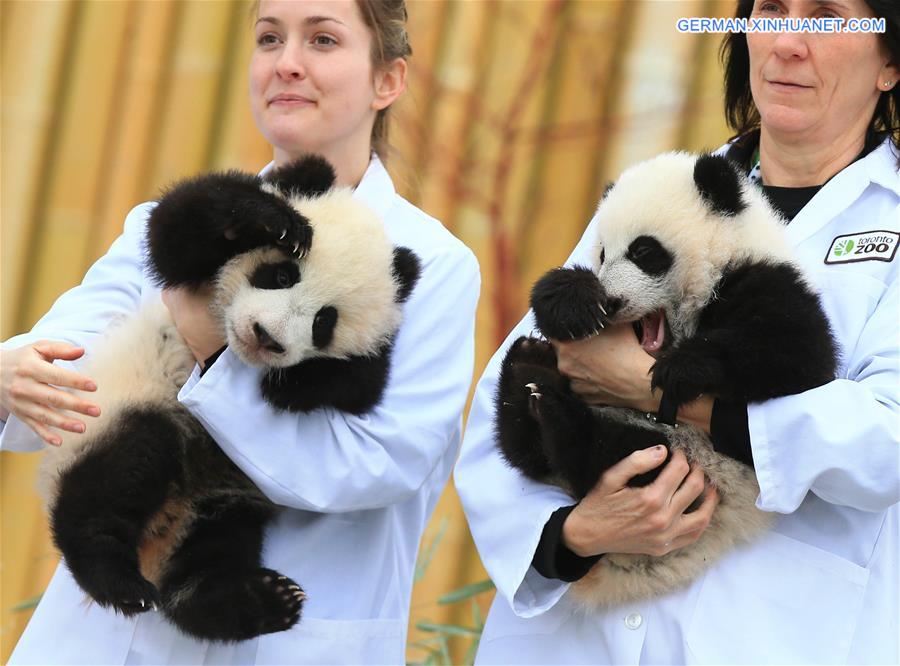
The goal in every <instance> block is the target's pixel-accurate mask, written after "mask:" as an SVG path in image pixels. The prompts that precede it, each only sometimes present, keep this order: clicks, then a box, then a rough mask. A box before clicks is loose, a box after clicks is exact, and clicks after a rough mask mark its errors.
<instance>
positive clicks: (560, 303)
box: [531, 266, 609, 340]
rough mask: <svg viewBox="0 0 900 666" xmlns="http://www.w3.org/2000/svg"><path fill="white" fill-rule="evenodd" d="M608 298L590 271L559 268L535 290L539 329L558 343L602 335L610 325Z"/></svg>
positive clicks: (532, 296)
mask: <svg viewBox="0 0 900 666" xmlns="http://www.w3.org/2000/svg"><path fill="white" fill-rule="evenodd" d="M606 300H607V299H606V294H605V293H604V291H603V287H602V286H601V285H600V282H599V280H597V276H596V275H595V274H594V272H593V271H592V270H590V269H589V268H585V267H583V266H575V267H573V268H557V269H554V270H552V271H550V272H548V273H547V274H545V275H544V276H543V277H542V278H541V279H540V280H538V281H537V282H536V283H535V285H534V288H533V289H532V290H531V308H532V310H533V311H534V319H535V323H536V324H537V327H538V329H540V331H541V333H543V334H544V335H545V336H546V337H548V338H553V339H555V340H581V339H584V338H589V337H591V336H592V335H596V334H597V333H599V332H600V331H601V330H603V328H604V327H605V326H606V324H607V323H608V322H609V316H608V312H609V308H608V307H607V303H606Z"/></svg>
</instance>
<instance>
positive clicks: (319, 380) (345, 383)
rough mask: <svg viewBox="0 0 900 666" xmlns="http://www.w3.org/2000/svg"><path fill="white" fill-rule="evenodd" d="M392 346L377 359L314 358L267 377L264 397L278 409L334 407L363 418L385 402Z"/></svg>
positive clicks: (378, 355) (303, 409)
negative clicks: (383, 397) (380, 403)
mask: <svg viewBox="0 0 900 666" xmlns="http://www.w3.org/2000/svg"><path fill="white" fill-rule="evenodd" d="M390 354H391V347H390V346H389V345H388V346H385V347H384V348H383V349H382V351H381V352H380V353H379V354H376V355H373V356H353V357H350V358H349V359H334V358H314V359H310V360H308V361H304V362H302V363H299V364H297V365H295V366H293V367H290V368H285V369H280V370H272V371H270V372H268V373H266V375H265V376H264V377H263V380H262V394H263V397H264V398H265V399H266V401H267V402H268V403H269V404H271V405H272V406H274V407H277V408H278V409H284V410H287V411H289V412H309V411H312V410H314V409H318V408H320V407H333V408H334V409H337V410H339V411H342V412H347V413H348V414H355V415H360V414H364V413H366V412H368V411H370V410H371V409H373V408H374V407H375V406H376V405H377V404H378V403H379V402H381V398H382V395H383V394H384V389H385V387H386V386H387V381H388V375H389V373H390Z"/></svg>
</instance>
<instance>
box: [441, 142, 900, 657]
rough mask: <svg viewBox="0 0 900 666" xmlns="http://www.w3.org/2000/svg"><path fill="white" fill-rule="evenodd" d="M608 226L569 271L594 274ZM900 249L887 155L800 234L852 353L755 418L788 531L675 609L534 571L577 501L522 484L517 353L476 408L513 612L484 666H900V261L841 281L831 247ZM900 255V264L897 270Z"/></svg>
mask: <svg viewBox="0 0 900 666" xmlns="http://www.w3.org/2000/svg"><path fill="white" fill-rule="evenodd" d="M593 228H594V224H593V223H592V224H591V225H590V226H589V227H588V230H587V231H586V232H585V235H584V237H583V238H582V239H581V241H580V242H579V244H578V246H577V247H576V248H575V251H574V252H573V254H572V256H571V257H570V259H569V261H570V262H580V263H590V262H591V261H592V258H591V256H590V250H591V242H592V238H593ZM871 230H889V231H892V232H894V233H897V232H898V231H900V174H898V171H897V168H896V155H895V154H894V153H893V151H892V150H891V147H890V146H889V145H888V144H885V145H882V146H880V147H879V148H878V149H877V150H875V151H874V152H872V153H870V154H869V155H868V156H867V157H865V158H864V159H862V160H860V161H858V162H856V163H854V164H852V165H850V166H849V167H847V168H846V169H844V171H842V172H841V173H839V174H838V175H836V176H835V177H834V178H833V179H832V180H831V181H829V183H828V184H827V185H826V186H825V187H824V188H822V190H821V191H820V192H819V193H817V194H816V196H815V197H814V198H813V199H812V200H811V201H810V202H809V204H808V205H807V206H806V207H805V208H804V209H803V210H802V211H801V212H800V213H799V214H798V215H797V216H796V218H795V219H794V220H793V222H791V223H790V225H789V226H788V227H787V235H788V237H789V239H790V242H791V243H792V245H793V246H794V248H795V250H796V254H797V256H798V257H799V260H800V261H801V262H802V264H803V265H804V266H805V267H806V268H807V269H808V271H809V272H810V274H811V276H812V278H813V279H814V280H815V281H816V283H817V284H818V286H819V288H820V289H821V290H822V298H823V303H824V307H825V309H826V311H827V314H828V316H829V319H830V321H831V324H832V326H833V329H834V333H835V334H836V337H837V339H838V341H839V343H840V345H841V348H842V350H843V355H842V361H841V364H840V369H839V374H838V377H839V379H836V380H835V381H833V382H831V383H829V384H827V385H825V386H822V387H820V388H817V389H814V390H812V391H807V392H805V393H802V394H800V395H795V396H790V397H786V398H780V399H777V400H770V401H768V402H765V403H762V404H756V405H751V406H750V407H749V425H750V434H751V441H752V447H753V457H754V460H755V462H756V473H757V477H758V479H759V485H760V496H759V499H758V501H757V505H758V506H759V508H760V509H763V510H765V511H774V512H778V513H780V514H783V515H781V516H780V517H779V520H778V521H777V523H776V525H775V527H774V528H773V529H772V531H771V532H770V533H768V534H766V535H765V536H763V537H762V538H761V539H759V540H757V541H756V542H754V543H752V544H749V545H746V546H744V547H741V548H740V549H738V550H737V551H735V552H733V553H731V554H730V555H728V556H726V557H725V558H724V559H723V560H721V561H720V562H718V563H717V564H715V565H713V567H712V568H711V569H710V570H709V571H708V573H706V575H705V576H704V577H702V578H700V579H699V580H697V581H695V582H694V583H693V584H691V585H689V586H688V587H685V588H683V589H681V590H679V591H676V592H674V593H672V594H669V595H667V596H664V597H661V598H658V599H655V600H652V601H647V602H643V603H630V604H627V605H623V606H621V607H619V608H614V609H612V610H609V611H604V612H598V613H594V614H589V613H584V612H582V611H580V610H576V608H575V607H574V605H573V604H572V603H571V602H570V600H569V598H568V597H567V596H566V594H565V593H566V590H567V588H568V585H567V584H565V583H563V582H561V581H557V580H548V579H546V578H543V577H542V576H540V574H538V573H537V572H536V571H535V570H534V569H533V568H532V567H531V566H530V564H531V559H532V556H533V554H534V551H535V547H536V545H537V543H538V539H539V538H540V535H541V530H542V529H543V526H544V524H545V523H546V521H547V519H548V518H549V517H550V515H551V514H552V513H553V512H554V511H555V510H556V509H557V508H559V507H560V506H564V505H568V504H571V503H572V499H571V498H570V497H569V496H567V495H566V494H564V493H563V492H562V491H561V490H559V489H558V488H555V487H551V486H548V485H543V484H540V483H537V482H535V481H531V480H529V479H527V478H525V477H523V476H522V475H520V474H519V473H518V472H517V471H515V470H513V469H512V468H510V467H508V466H507V465H506V464H505V463H504V462H503V460H502V459H501V457H500V456H499V455H498V453H497V450H496V448H495V447H494V443H493V436H492V431H491V427H492V411H493V403H492V397H493V395H494V390H495V385H496V383H497V375H498V367H499V364H500V360H501V359H502V358H503V355H504V353H505V351H506V348H507V346H508V345H509V344H510V343H511V341H513V340H515V339H516V338H517V337H518V336H520V335H522V334H527V333H529V332H531V330H532V328H533V320H532V318H531V316H530V315H529V316H527V317H526V318H525V319H523V320H522V322H520V323H519V325H518V326H517V327H516V328H515V329H514V330H513V332H512V333H510V335H509V337H508V338H507V340H506V342H505V343H504V344H503V346H502V347H501V349H500V350H499V351H498V352H497V354H495V355H494V358H493V359H492V360H491V362H490V363H489V365H488V367H487V369H486V371H485V373H484V375H483V376H482V378H481V381H480V383H479V385H478V388H477V391H476V393H475V398H474V402H473V406H472V410H471V413H470V415H469V421H468V425H467V430H466V435H465V439H464V443H463V450H462V454H461V457H460V460H459V463H458V464H457V468H456V471H455V480H456V486H457V489H458V491H459V494H460V497H461V498H462V501H463V506H464V508H465V510H466V514H467V516H468V519H469V524H470V526H471V529H472V534H473V536H474V538H475V543H476V545H477V546H478V550H479V552H480V554H481V559H482V561H483V562H484V565H485V567H486V568H487V570H488V573H489V574H490V575H491V577H492V578H493V580H494V582H495V583H496V585H497V588H498V590H499V594H498V595H497V597H496V600H495V602H494V604H493V606H492V608H491V612H490V615H489V617H488V620H487V624H486V627H485V630H484V635H483V638H482V640H481V644H480V650H479V654H478V662H479V663H482V664H494V663H516V664H576V663H598V664H600V663H608V664H658V663H665V664H679V663H692V664H693V663H697V664H726V663H744V664H762V663H780V664H787V663H898V659H900V649H898V642H900V628H898V615H900V612H898V606H900V601H898V596H900V534H898V532H900V530H898V515H900V514H898V501H900V395H898V394H900V360H898V359H900V340H898V331H900V293H898V290H900V281H898V271H900V256H894V258H893V260H892V261H889V262H888V261H863V262H858V263H840V264H825V263H824V259H825V257H826V254H827V253H828V251H829V248H830V247H831V244H832V240H833V239H834V238H835V237H837V236H841V235H845V234H853V233H856V232H863V231H871ZM897 255H900V252H898V253H897Z"/></svg>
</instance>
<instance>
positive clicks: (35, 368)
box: [0, 340, 100, 446]
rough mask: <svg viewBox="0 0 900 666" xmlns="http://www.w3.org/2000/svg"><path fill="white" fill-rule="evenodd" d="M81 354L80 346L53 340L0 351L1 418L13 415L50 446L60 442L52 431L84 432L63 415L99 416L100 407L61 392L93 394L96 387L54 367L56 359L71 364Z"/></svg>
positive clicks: (82, 428)
mask: <svg viewBox="0 0 900 666" xmlns="http://www.w3.org/2000/svg"><path fill="white" fill-rule="evenodd" d="M83 354H84V349H82V348H81V347H75V346H74V345H70V344H68V343H66V342H56V341H52V340H41V341H39V342H35V343H33V344H30V345H25V346H24V347H19V348H17V349H5V350H2V351H0V405H2V407H3V411H4V412H6V413H4V414H3V416H4V417H6V416H7V414H14V415H15V416H17V417H18V418H19V419H20V420H21V421H22V422H23V423H25V424H26V425H27V426H28V427H30V428H31V429H32V430H34V431H35V432H36V433H37V434H38V435H39V436H40V438H41V439H43V440H44V441H45V442H47V443H48V444H52V445H53V446H59V445H60V444H61V443H62V439H61V438H60V437H59V435H57V434H56V433H55V432H53V430H52V429H51V428H58V429H60V430H68V431H70V432H84V431H85V424H84V422H83V421H81V420H79V419H75V418H72V417H71V416H69V415H68V414H65V413H64V412H77V413H79V414H84V415H85V416H99V415H100V408H99V407H98V406H97V405H96V404H94V403H93V402H90V401H88V400H85V399H83V398H81V397H79V396H76V395H73V394H71V393H68V392H67V391H64V390H62V389H64V388H70V389H78V390H80V391H96V390H97V385H96V384H95V383H94V381H93V380H92V379H90V378H89V377H85V376H84V375H82V374H79V373H77V372H75V371H74V370H67V369H65V368H60V367H59V366H57V365H53V362H54V361H55V360H57V359H59V360H64V361H74V360H75V359H77V358H81V356H82V355H83Z"/></svg>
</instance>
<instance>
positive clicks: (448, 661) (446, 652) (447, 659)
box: [439, 634, 453, 666]
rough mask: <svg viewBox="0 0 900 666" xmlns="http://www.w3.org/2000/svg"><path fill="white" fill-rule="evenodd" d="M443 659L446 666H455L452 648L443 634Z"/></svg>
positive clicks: (441, 637)
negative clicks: (451, 654)
mask: <svg viewBox="0 0 900 666" xmlns="http://www.w3.org/2000/svg"><path fill="white" fill-rule="evenodd" d="M439 638H440V639H441V657H442V658H443V660H444V665H445V666H453V658H452V657H451V656H450V646H449V645H448V644H447V636H445V635H443V634H441V635H440V636H439Z"/></svg>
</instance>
